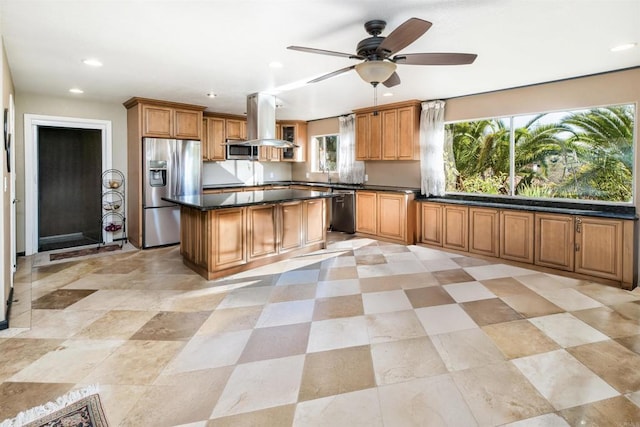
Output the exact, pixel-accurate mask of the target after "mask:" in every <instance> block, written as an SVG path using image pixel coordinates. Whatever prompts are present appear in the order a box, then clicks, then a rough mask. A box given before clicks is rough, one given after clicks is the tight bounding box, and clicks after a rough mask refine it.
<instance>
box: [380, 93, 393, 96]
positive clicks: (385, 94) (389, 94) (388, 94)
mask: <svg viewBox="0 0 640 427" xmlns="http://www.w3.org/2000/svg"><path fill="white" fill-rule="evenodd" d="M382 96H393V94H392V93H391V92H385V93H383V94H382Z"/></svg>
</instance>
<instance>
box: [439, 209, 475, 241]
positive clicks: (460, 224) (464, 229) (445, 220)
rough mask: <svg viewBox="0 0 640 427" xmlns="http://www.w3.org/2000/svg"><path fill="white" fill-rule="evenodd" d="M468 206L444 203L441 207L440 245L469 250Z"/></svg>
mask: <svg viewBox="0 0 640 427" xmlns="http://www.w3.org/2000/svg"><path fill="white" fill-rule="evenodd" d="M468 227H469V208H468V207H466V206H460V205H446V204H445V205H444V206H443V208H442V229H443V230H442V247H444V248H449V249H456V250H459V251H468V250H469V234H468V233H469V231H468Z"/></svg>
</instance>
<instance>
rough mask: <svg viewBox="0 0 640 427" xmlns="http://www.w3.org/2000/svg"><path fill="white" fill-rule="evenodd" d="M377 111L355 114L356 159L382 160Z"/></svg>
mask: <svg viewBox="0 0 640 427" xmlns="http://www.w3.org/2000/svg"><path fill="white" fill-rule="evenodd" d="M380 117H381V116H380V114H378V113H377V112H375V113H374V112H370V113H361V114H356V159H357V160H382V153H381V150H382V120H381V118H380Z"/></svg>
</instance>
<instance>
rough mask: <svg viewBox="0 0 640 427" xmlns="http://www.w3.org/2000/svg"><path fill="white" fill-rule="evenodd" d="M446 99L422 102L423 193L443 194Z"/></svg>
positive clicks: (421, 164) (421, 162)
mask: <svg viewBox="0 0 640 427" xmlns="http://www.w3.org/2000/svg"><path fill="white" fill-rule="evenodd" d="M444 104H445V102H444V101H429V102H423V103H422V113H421V114H420V177H421V182H422V185H421V188H422V194H424V195H427V196H443V195H444V192H445V186H446V180H445V173H444Z"/></svg>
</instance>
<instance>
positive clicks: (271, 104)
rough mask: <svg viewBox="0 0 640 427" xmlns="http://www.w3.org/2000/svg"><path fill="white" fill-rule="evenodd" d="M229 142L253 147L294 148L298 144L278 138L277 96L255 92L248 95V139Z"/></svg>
mask: <svg viewBox="0 0 640 427" xmlns="http://www.w3.org/2000/svg"><path fill="white" fill-rule="evenodd" d="M227 144H233V145H245V146H246V145H248V146H253V147H276V148H293V147H297V145H296V144H294V143H293V142H290V141H285V140H283V139H277V138H276V97H275V96H273V95H269V94H266V93H254V94H252V95H249V96H248V97H247V141H242V142H239V141H234V142H228V143H227Z"/></svg>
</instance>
